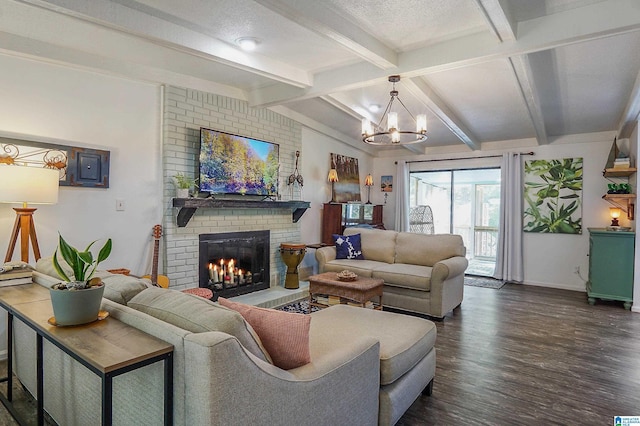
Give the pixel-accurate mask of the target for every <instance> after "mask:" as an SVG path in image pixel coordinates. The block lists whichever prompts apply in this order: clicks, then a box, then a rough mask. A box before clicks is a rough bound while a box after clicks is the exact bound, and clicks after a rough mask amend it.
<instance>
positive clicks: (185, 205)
mask: <svg viewBox="0 0 640 426" xmlns="http://www.w3.org/2000/svg"><path fill="white" fill-rule="evenodd" d="M173 207H179V208H180V210H179V211H178V218H177V223H178V227H180V228H184V227H185V226H187V223H189V220H191V217H192V216H193V214H194V213H195V212H196V210H197V209H199V208H206V209H287V210H291V215H292V220H293V223H296V222H298V220H299V219H300V218H301V217H302V215H303V214H304V212H305V211H307V209H308V208H309V202H308V201H271V200H264V201H255V200H219V199H215V198H174V199H173Z"/></svg>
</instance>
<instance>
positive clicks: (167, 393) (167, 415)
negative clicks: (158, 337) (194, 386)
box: [164, 353, 173, 426]
mask: <svg viewBox="0 0 640 426" xmlns="http://www.w3.org/2000/svg"><path fill="white" fill-rule="evenodd" d="M164 424H165V425H166V426H171V425H173V354H172V353H170V354H169V355H168V356H167V357H166V358H165V360H164Z"/></svg>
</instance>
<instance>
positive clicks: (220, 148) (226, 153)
mask: <svg viewBox="0 0 640 426" xmlns="http://www.w3.org/2000/svg"><path fill="white" fill-rule="evenodd" d="M278 160H279V147H278V145H277V144H275V143H271V142H265V141H260V140H257V139H251V138H247V137H243V136H237V135H232V134H229V133H224V132H219V131H217V130H211V129H205V128H201V129H200V191H202V192H209V193H212V194H243V195H265V196H267V195H275V194H277V192H278Z"/></svg>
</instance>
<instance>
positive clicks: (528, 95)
mask: <svg viewBox="0 0 640 426" xmlns="http://www.w3.org/2000/svg"><path fill="white" fill-rule="evenodd" d="M476 2H477V3H478V6H479V7H480V9H481V10H482V11H483V13H484V16H485V18H486V19H487V21H488V22H489V26H490V27H491V29H492V31H493V32H494V34H495V35H496V37H497V38H498V40H500V41H502V42H504V41H514V40H515V39H516V34H515V28H514V26H513V24H512V21H511V20H510V19H509V17H508V16H507V13H508V9H505V7H506V5H504V4H501V3H500V0H476ZM509 63H510V65H511V70H512V71H513V73H514V77H515V78H516V81H517V82H518V88H519V90H520V94H521V95H522V99H523V101H524V103H525V105H526V107H527V110H528V112H529V118H530V120H531V124H532V125H533V128H534V130H535V132H536V139H537V141H538V144H539V145H546V144H548V143H549V139H548V137H547V129H546V126H545V124H544V116H543V115H542V108H541V106H540V97H539V96H538V91H537V89H536V87H535V82H534V80H533V77H532V76H533V73H532V71H531V65H530V64H529V58H528V56H527V55H519V56H512V57H510V58H509Z"/></svg>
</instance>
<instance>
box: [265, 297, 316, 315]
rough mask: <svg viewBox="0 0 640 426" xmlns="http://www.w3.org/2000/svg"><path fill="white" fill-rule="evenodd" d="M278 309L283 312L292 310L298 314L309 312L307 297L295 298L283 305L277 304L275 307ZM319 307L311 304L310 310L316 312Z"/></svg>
mask: <svg viewBox="0 0 640 426" xmlns="http://www.w3.org/2000/svg"><path fill="white" fill-rule="evenodd" d="M274 309H277V310H279V311H285V312H294V313H298V314H308V313H309V299H302V300H297V301H295V302H291V303H288V304H286V305H283V306H279V307H277V308H274ZM319 310H320V308H318V307H317V306H312V307H311V312H316V311H319Z"/></svg>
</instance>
